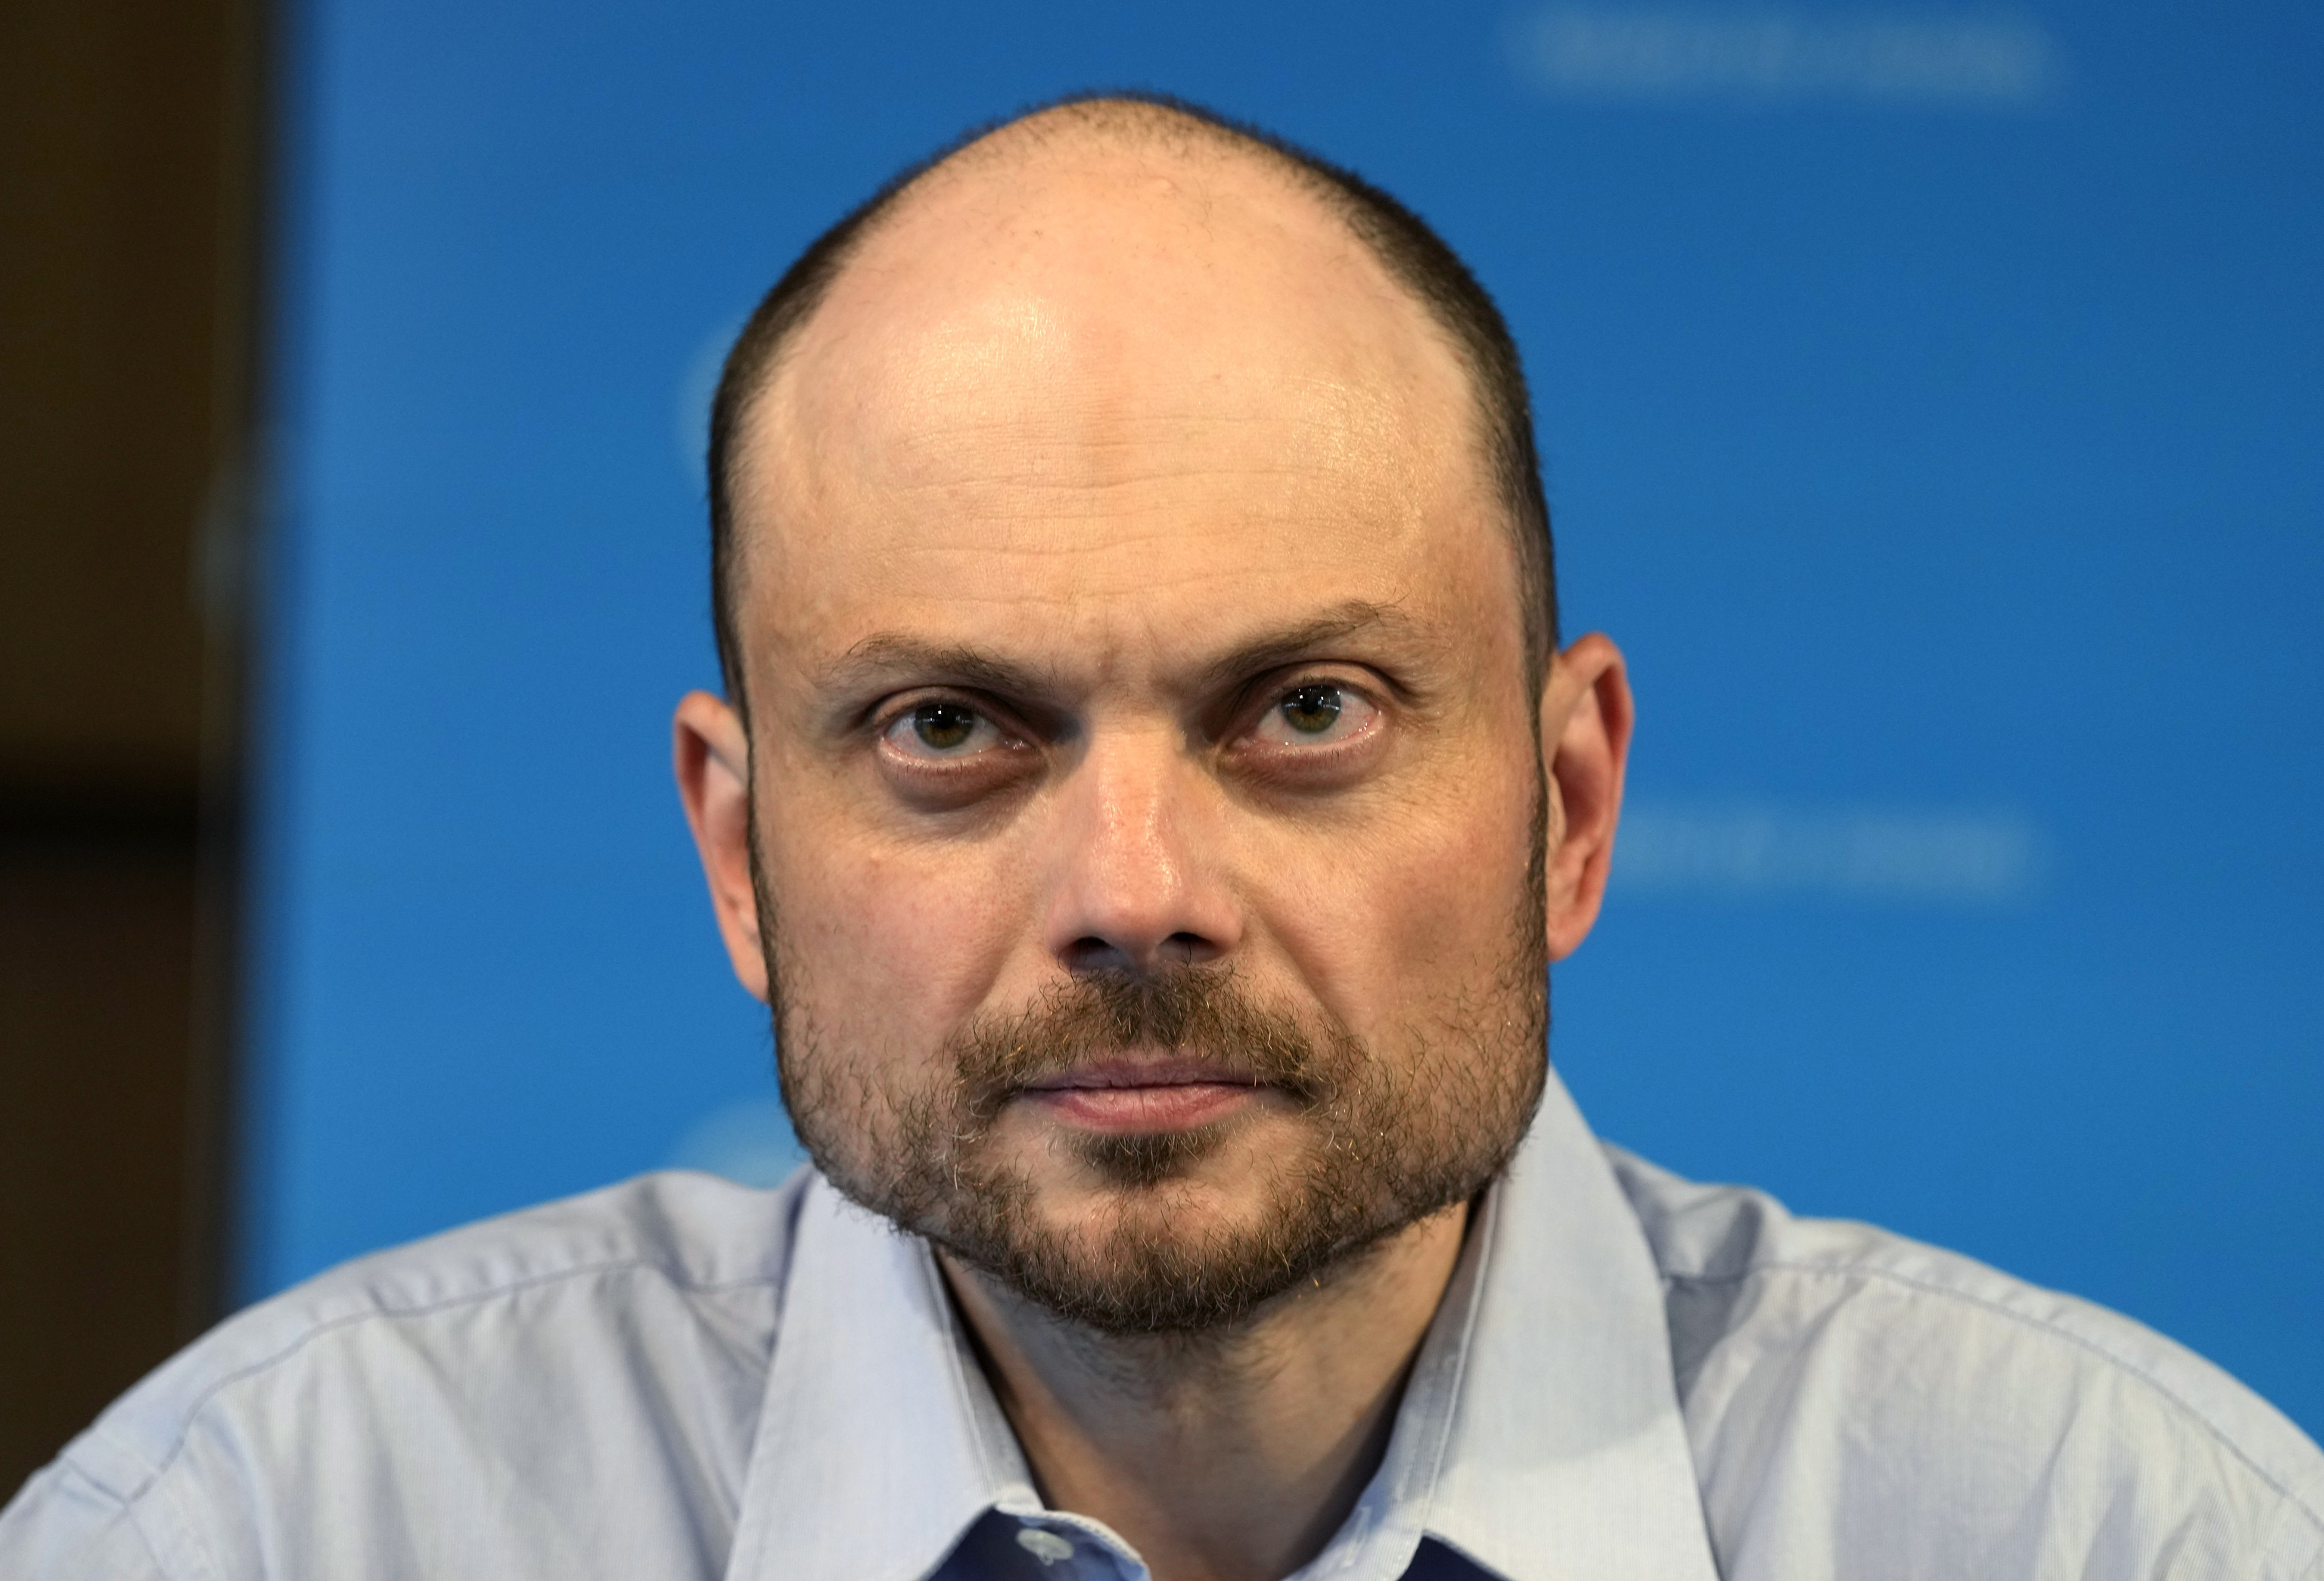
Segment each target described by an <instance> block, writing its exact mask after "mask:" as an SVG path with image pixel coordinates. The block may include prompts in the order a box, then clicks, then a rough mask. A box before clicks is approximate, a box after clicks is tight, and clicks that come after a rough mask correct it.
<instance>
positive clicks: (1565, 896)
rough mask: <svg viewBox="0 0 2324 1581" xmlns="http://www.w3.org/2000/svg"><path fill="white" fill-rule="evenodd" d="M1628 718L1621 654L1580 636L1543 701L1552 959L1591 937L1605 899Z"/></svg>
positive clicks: (1603, 641) (1553, 669)
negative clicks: (1591, 930) (1547, 788)
mask: <svg viewBox="0 0 2324 1581" xmlns="http://www.w3.org/2000/svg"><path fill="white" fill-rule="evenodd" d="M1631 716H1632V708H1631V702H1630V682H1629V678H1628V676H1627V675H1626V674H1625V673H1624V670H1623V666H1622V650H1621V649H1620V648H1616V647H1615V646H1614V644H1613V642H1612V641H1611V640H1610V639H1608V638H1607V637H1605V636H1604V635H1603V634H1601V633H1599V632H1595V631H1593V632H1591V633H1590V635H1588V636H1587V637H1583V638H1581V639H1578V640H1576V641H1575V642H1574V644H1573V645H1572V647H1571V648H1567V649H1566V650H1565V651H1564V652H1563V653H1561V654H1559V655H1558V656H1557V657H1556V658H1555V659H1554V661H1552V663H1551V666H1550V673H1549V681H1548V684H1547V685H1545V686H1544V687H1543V688H1542V697H1541V756H1542V772H1543V774H1544V776H1545V780H1546V783H1547V785H1548V786H1549V832H1548V842H1549V873H1548V880H1549V881H1548V884H1547V886H1546V887H1547V889H1548V901H1549V915H1548V919H1547V920H1548V939H1549V958H1550V959H1551V960H1552V961H1563V960H1564V959H1565V958H1566V957H1567V956H1568V955H1571V954H1572V953H1573V951H1575V949H1577V948H1578V947H1579V946H1580V945H1581V943H1582V940H1583V939H1585V938H1587V937H1588V936H1589V933H1590V929H1591V926H1592V925H1593V924H1595V923H1596V922H1597V921H1598V908H1599V906H1600V905H1601V904H1602V903H1603V902H1604V900H1605V898H1606V876H1607V874H1608V872H1609V870H1610V869H1611V868H1612V865H1613V859H1614V825H1615V823H1617V822H1618V821H1619V819H1620V818H1621V815H1622V774H1623V770H1624V768H1625V767H1626V766H1627V765H1628V760H1629V756H1630V722H1631Z"/></svg>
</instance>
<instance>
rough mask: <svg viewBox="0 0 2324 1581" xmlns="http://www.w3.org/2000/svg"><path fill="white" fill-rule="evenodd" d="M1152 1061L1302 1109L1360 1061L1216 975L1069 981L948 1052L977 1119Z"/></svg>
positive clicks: (1340, 1037) (1092, 976)
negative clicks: (1184, 1059)
mask: <svg viewBox="0 0 2324 1581" xmlns="http://www.w3.org/2000/svg"><path fill="white" fill-rule="evenodd" d="M950 1052H951V1055H952V1060H953V1065H954V1071H955V1072H956V1073H957V1076H958V1079H959V1081H960V1085H961V1089H962V1092H963V1094H964V1097H965V1098H966V1099H967V1101H968V1105H969V1108H970V1111H971V1113H973V1114H974V1115H976V1116H977V1117H980V1118H990V1117H991V1116H992V1115H993V1114H995V1113H997V1112H999V1110H1000V1108H1001V1106H1002V1105H1003V1104H1005V1103H1007V1102H1008V1101H1009V1100H1010V1098H1014V1097H1016V1096H1017V1095H1018V1094H1019V1093H1020V1092H1022V1091H1024V1090H1025V1089H1027V1088H1028V1087H1030V1086H1031V1085H1033V1084H1034V1083H1036V1082H1038V1081H1042V1080H1048V1079H1050V1078H1054V1077H1057V1076H1061V1075H1064V1074H1065V1073H1067V1072H1069V1071H1073V1070H1074V1068H1075V1067H1077V1066H1079V1065H1083V1064H1085V1063H1088V1062H1092V1061H1095V1060H1101V1059H1105V1058H1108V1057H1110V1056H1114V1055H1120V1054H1127V1053H1151V1052H1167V1053H1176V1054H1184V1055H1191V1056H1193V1057H1195V1058H1198V1059H1200V1060H1202V1061H1203V1063H1205V1064H1206V1065H1211V1066H1214V1067H1216V1068H1217V1070H1218V1071H1219V1072H1220V1074H1221V1075H1222V1076H1223V1077H1225V1078H1227V1079H1229V1080H1244V1081H1249V1082H1250V1083H1252V1084H1253V1085H1256V1086H1261V1087H1272V1088H1276V1089H1280V1090H1282V1091H1284V1092H1286V1093H1288V1094H1289V1095H1290V1096H1292V1097H1293V1098H1296V1099H1297V1100H1299V1101H1301V1102H1303V1103H1306V1104H1317V1103H1322V1102H1323V1101H1325V1100H1326V1099H1328V1098H1330V1097H1331V1096H1332V1095H1333V1093H1334V1092H1336V1091H1337V1090H1338V1089H1340V1087H1341V1085H1342V1080H1343V1077H1344V1074H1345V1072H1346V1071H1348V1070H1349V1069H1350V1065H1351V1060H1353V1059H1356V1058H1360V1050H1359V1049H1358V1047H1357V1045H1356V1043H1355V1040H1354V1039H1353V1038H1352V1037H1351V1036H1349V1035H1348V1034H1345V1033H1344V1032H1341V1031H1339V1030H1337V1029H1336V1028H1334V1029H1329V1030H1327V1031H1326V1032H1325V1034H1323V1036H1322V1037H1321V1038H1318V1037H1317V1036H1314V1035H1312V1034H1310V1033H1309V1032H1308V1030H1307V1029H1306V1028H1305V1026H1303V1025H1301V1024H1300V1021H1299V1019H1298V1018H1297V1017H1296V1016H1293V1015H1291V1014H1290V1013H1289V1012H1287V1011H1285V1010H1282V1009H1280V1008H1277V1007H1272V1006H1268V1005H1266V1004H1263V1003H1261V1002H1260V1001H1259V1000H1258V999H1257V998H1256V997H1253V996H1251V995H1250V993H1249V992H1248V991H1247V990H1246V989H1245V988H1243V987H1242V985H1241V984H1240V983H1239V982H1238V981H1237V980H1236V979H1235V974H1234V971H1233V969H1232V968H1231V967H1223V966H1186V967H1176V968H1173V969H1171V970H1168V971H1165V972H1157V973H1137V974H1133V973H1128V972H1092V973H1089V974H1086V975H1084V976H1080V977H1075V978H1074V979H1070V980H1068V981H1065V982H1062V983H1058V984H1056V985H1054V986H1052V987H1051V988H1048V989H1047V990H1045V991H1044V992H1043V993H1042V994H1041V996H1040V997H1038V998H1037V999H1036V1000H1035V1001H1034V1002H1033V1003H1032V1004H1030V1005H1028V1006H1027V1007H1025V1008H1024V1009H1022V1010H1019V1011H1017V1012H1015V1013H1013V1014H1010V1015H1006V1016H999V1017H991V1018H984V1019H981V1020H978V1021H975V1022H973V1023H971V1024H970V1025H967V1026H966V1027H964V1028H963V1029H962V1030H961V1031H960V1032H959V1033H958V1034H955V1035H954V1038H953V1039H952V1040H951V1044H950Z"/></svg>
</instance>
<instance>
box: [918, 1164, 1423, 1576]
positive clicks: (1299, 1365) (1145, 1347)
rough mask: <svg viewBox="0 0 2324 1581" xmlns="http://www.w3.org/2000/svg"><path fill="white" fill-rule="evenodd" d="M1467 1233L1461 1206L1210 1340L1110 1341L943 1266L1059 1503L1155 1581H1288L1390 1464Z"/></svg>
mask: <svg viewBox="0 0 2324 1581" xmlns="http://www.w3.org/2000/svg"><path fill="white" fill-rule="evenodd" d="M1467 1222H1468V1209H1467V1208H1466V1206H1465V1205H1463V1206H1460V1207H1454V1208H1451V1209H1445V1210H1444V1211H1443V1212H1442V1213H1439V1214H1436V1215H1434V1217H1432V1218H1425V1219H1423V1220H1421V1221H1420V1222H1419V1223H1417V1224H1415V1225H1412V1226H1410V1227H1407V1228H1406V1229H1405V1230H1403V1231H1401V1232H1399V1233H1398V1234H1397V1235H1396V1236H1391V1237H1389V1238H1388V1240H1386V1241H1384V1242H1382V1243H1380V1244H1379V1245H1377V1246H1375V1247H1373V1248H1372V1249H1371V1250H1370V1251H1369V1252H1367V1253H1366V1254H1364V1255H1362V1256H1360V1258H1357V1259H1355V1260H1353V1261H1351V1264H1349V1265H1347V1266H1345V1267H1343V1268H1342V1269H1341V1270H1339V1271H1337V1273H1335V1274H1334V1275H1332V1276H1328V1277H1327V1278H1326V1279H1325V1280H1324V1281H1323V1282H1322V1283H1320V1284H1317V1285H1314V1286H1309V1287H1305V1288H1303V1289H1301V1290H1298V1291H1293V1292H1291V1293H1290V1294H1287V1295H1285V1296H1282V1297H1278V1298H1277V1300H1276V1301H1273V1302H1270V1303H1269V1304H1268V1306H1267V1307H1265V1308H1263V1309H1262V1310H1260V1311H1259V1313H1258V1314H1256V1315H1255V1316H1254V1317H1253V1318H1251V1319H1250V1320H1249V1321H1247V1322H1246V1323H1244V1324H1241V1325H1240V1326H1238V1327H1236V1328H1233V1329H1232V1330H1231V1331H1226V1332H1221V1333H1214V1334H1203V1335H1198V1336H1183V1335H1162V1336H1153V1335H1133V1336H1120V1335H1102V1334H1097V1333H1094V1332H1093V1331H1092V1330H1090V1329H1087V1328H1081V1327H1079V1326H1077V1325H1074V1324H1071V1323H1067V1322H1065V1321H1064V1320H1063V1319H1058V1318H1056V1317H1055V1316H1054V1315H1052V1314H1050V1313H1049V1312H1047V1310H1044V1309H1041V1308H1037V1307H1035V1306H1033V1305H1031V1304H1030V1303H1028V1302H1027V1301H1024V1300H1023V1299H1022V1298H1020V1297H1019V1296H1017V1295H1016V1294H1015V1293H1014V1292H1012V1291H1009V1290H1008V1289H1006V1288H1005V1287H1003V1286H1001V1285H1000V1284H998V1283H997V1282H994V1281H993V1280H992V1279H991V1278H990V1277H989V1276H987V1275H985V1274H983V1273H980V1272H978V1271H977V1270H975V1269H973V1268H969V1267H966V1266H964V1264H960V1263H958V1262H956V1261H955V1260H954V1259H953V1258H952V1257H951V1256H949V1255H943V1254H939V1255H940V1257H941V1260H942V1262H943V1265H944V1269H945V1276H946V1279H947V1281H948V1282H949V1283H950V1285H951V1288H952V1291H953V1295H954V1299H955V1300H956V1301H958V1303H959V1305H960V1308H961V1310H962V1312H963V1314H964V1316H965V1318H966V1319H967V1321H968V1325H969V1328H970V1329H971V1330H972V1331H973V1333H974V1335H975V1336H976V1338H977V1340H978V1341H979V1342H980V1344H981V1346H982V1352H983V1356H984V1361H985V1370H986V1372H987V1374H989V1375H990V1377H991V1382H992V1387H993V1392H994V1393H995V1394H996V1395H997V1396H998V1398H999V1399H1000V1402H1001V1409H1002V1410H1003V1411H1006V1412H1007V1413H1008V1416H1009V1420H1010V1425H1011V1426H1012V1427H1013V1428H1015V1429H1016V1431H1017V1438H1018V1441H1019V1443H1020V1444H1022V1445H1023V1446H1024V1449H1025V1456H1026V1459H1027V1460H1028V1462H1029V1463H1030V1464H1031V1466H1032V1469H1033V1475H1034V1476H1035V1477H1036V1479H1037V1481H1038V1482H1039V1484H1040V1485H1041V1490H1042V1494H1043V1497H1044V1498H1045V1499H1047V1502H1048V1503H1049V1504H1050V1505H1051V1507H1053V1508H1055V1509H1059V1510H1069V1511H1072V1512H1074V1513H1076V1514H1082V1515H1089V1516H1093V1517H1094V1518H1096V1519H1097V1520H1100V1521H1104V1522H1105V1523H1106V1524H1107V1525H1108V1526H1110V1527H1111V1528H1112V1529H1113V1530H1115V1531H1117V1532H1120V1534H1121V1536H1122V1537H1123V1538H1124V1539H1125V1540H1127V1541H1129V1542H1130V1544H1131V1545H1132V1546H1133V1547H1134V1548H1136V1549H1138V1551H1139V1554H1140V1555H1141V1556H1142V1557H1143V1558H1145V1560H1146V1562H1147V1566H1148V1569H1149V1570H1150V1571H1151V1573H1152V1574H1153V1576H1155V1577H1156V1581H1273V1578H1275V1577H1277V1576H1286V1575H1288V1574H1290V1573H1291V1572H1292V1571H1294V1570H1296V1569H1297V1568H1298V1567H1300V1566H1301V1565H1304V1564H1305V1563H1306V1562H1307V1561H1308V1560H1309V1559H1311V1558H1314V1556H1315V1555H1316V1554H1317V1553H1318V1552H1320V1551H1321V1550H1322V1549H1323V1544H1324V1543H1325V1542H1326V1541H1328V1540H1330V1538H1331V1536H1332V1534H1333V1532H1334V1531H1336V1530H1338V1529H1339V1527H1340V1524H1341V1522H1342V1521H1345V1520H1346V1519H1347V1516H1348V1512H1349V1511H1351V1509H1353V1508H1354V1507H1355V1503H1356V1499H1357V1497H1358V1496H1359V1495H1360V1494H1361V1493H1362V1491H1363V1488H1364V1484H1366V1483H1367V1482H1369V1480H1370V1478H1371V1475H1372V1473H1373V1472H1374V1471H1375V1470H1376V1469H1378V1467H1379V1462H1380V1457H1381V1456H1382V1454H1383V1453H1384V1452H1385V1451H1386V1449H1387V1447H1388V1433H1389V1430H1390V1429H1391V1428H1392V1427H1393V1425H1394V1422H1395V1418H1396V1406H1397V1400H1398V1398H1399V1397H1400V1396H1401V1394H1402V1393H1403V1389H1404V1380H1405V1375H1406V1373H1407V1372H1408V1371H1409V1370H1410V1368H1411V1365H1412V1359H1413V1356H1415V1354H1416V1352H1417V1351H1418V1350H1419V1347H1420V1341H1421V1338H1422V1336H1423V1335H1424V1334H1425V1332H1426V1331H1427V1328H1428V1324H1429V1319H1431V1318H1433V1317H1434V1315H1435V1312H1436V1306H1437V1302H1438V1301H1439V1300H1440V1299H1442V1297H1443V1293H1444V1289H1445V1286H1446V1284H1447V1282H1449V1281H1450V1280H1451V1278H1452V1267H1453V1264H1454V1263H1455V1262H1456V1261H1458V1259H1459V1257H1460V1254H1461V1239H1462V1232H1463V1230H1464V1229H1465V1227H1466V1225H1467Z"/></svg>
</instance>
